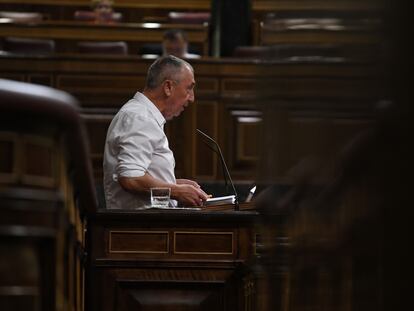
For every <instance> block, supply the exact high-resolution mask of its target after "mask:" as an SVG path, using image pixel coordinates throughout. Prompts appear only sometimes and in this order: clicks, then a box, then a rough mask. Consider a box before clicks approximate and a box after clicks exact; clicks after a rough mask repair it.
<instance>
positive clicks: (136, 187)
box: [119, 173, 175, 193]
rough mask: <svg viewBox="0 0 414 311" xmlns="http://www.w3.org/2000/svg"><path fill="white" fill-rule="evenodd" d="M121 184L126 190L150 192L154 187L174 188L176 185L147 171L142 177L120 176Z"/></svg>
mask: <svg viewBox="0 0 414 311" xmlns="http://www.w3.org/2000/svg"><path fill="white" fill-rule="evenodd" d="M119 184H120V185H121V187H122V188H124V189H125V190H126V191H128V192H132V193H139V192H150V189H151V188H154V187H168V188H173V187H174V186H175V184H170V183H167V182H164V181H162V180H159V179H157V178H154V177H152V176H151V175H149V174H148V173H145V175H144V176H140V177H120V178H119ZM171 190H172V189H171Z"/></svg>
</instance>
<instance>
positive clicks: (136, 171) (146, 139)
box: [116, 113, 156, 177]
mask: <svg viewBox="0 0 414 311" xmlns="http://www.w3.org/2000/svg"><path fill="white" fill-rule="evenodd" d="M154 126H156V124H154V122H153V121H152V120H150V119H148V118H146V117H145V116H140V115H139V116H137V115H134V114H130V113H129V114H126V113H125V114H123V115H122V116H121V118H120V120H119V128H118V131H119V135H118V137H117V139H118V144H117V145H118V148H119V150H118V164H117V166H116V174H117V175H118V176H122V177H140V176H143V175H144V174H145V173H146V171H147V169H148V167H149V165H150V164H151V157H152V154H153V151H154V145H155V143H154V141H155V137H154Z"/></svg>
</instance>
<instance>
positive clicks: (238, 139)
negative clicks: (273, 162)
mask: <svg viewBox="0 0 414 311" xmlns="http://www.w3.org/2000/svg"><path fill="white" fill-rule="evenodd" d="M227 113H228V114H229V119H230V123H229V125H230V127H229V128H228V131H227V133H228V135H227V139H228V141H227V142H226V146H227V148H228V149H229V150H230V152H229V163H230V167H231V169H232V170H234V171H236V172H238V174H239V175H243V174H244V175H247V176H246V177H252V176H254V175H255V174H254V172H252V170H254V168H255V167H256V164H257V161H258V160H259V155H260V154H259V148H260V133H261V129H260V126H261V123H262V113H261V112H260V111H258V110H253V109H251V107H250V109H249V107H243V106H240V105H239V106H233V107H231V108H229V109H228V111H227Z"/></svg>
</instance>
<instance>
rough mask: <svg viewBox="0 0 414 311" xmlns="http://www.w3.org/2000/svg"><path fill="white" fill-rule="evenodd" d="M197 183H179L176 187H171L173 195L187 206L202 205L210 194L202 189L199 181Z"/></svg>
mask: <svg viewBox="0 0 414 311" xmlns="http://www.w3.org/2000/svg"><path fill="white" fill-rule="evenodd" d="M181 181H182V179H181ZM177 182H178V181H177ZM193 183H195V182H193ZM195 184H196V186H194V185H193V184H190V183H180V184H178V183H177V184H176V185H175V187H173V188H171V197H172V198H173V199H176V200H177V201H179V202H180V203H181V204H183V205H185V206H202V205H203V202H204V201H205V200H207V198H208V195H207V194H206V193H205V192H204V191H203V190H201V188H200V186H199V185H198V184H197V183H195ZM197 186H198V187H197Z"/></svg>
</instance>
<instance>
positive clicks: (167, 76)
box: [145, 55, 194, 90]
mask: <svg viewBox="0 0 414 311" xmlns="http://www.w3.org/2000/svg"><path fill="white" fill-rule="evenodd" d="M185 66H187V67H188V68H190V70H191V71H193V72H194V69H193V67H192V66H191V65H190V64H189V63H188V62H186V61H185V60H182V59H181V58H178V57H175V56H173V55H168V56H162V57H160V58H158V59H157V60H156V61H155V62H153V63H152V65H151V66H150V67H149V69H148V73H147V81H146V84H145V88H147V89H150V90H151V89H155V88H157V87H158V86H160V85H161V84H162V83H163V82H164V81H165V80H173V81H175V82H177V83H179V82H180V81H179V78H180V74H181V72H182V69H183V68H184V67H185Z"/></svg>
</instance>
